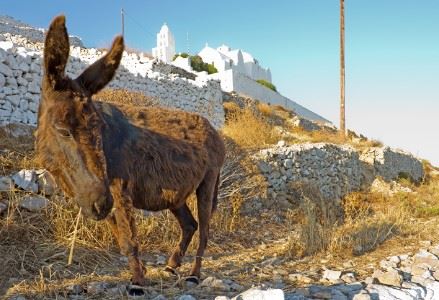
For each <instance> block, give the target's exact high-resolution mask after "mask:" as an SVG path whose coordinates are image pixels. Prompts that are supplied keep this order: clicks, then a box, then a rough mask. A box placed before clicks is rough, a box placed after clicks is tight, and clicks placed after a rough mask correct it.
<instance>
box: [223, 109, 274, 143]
mask: <svg viewBox="0 0 439 300" xmlns="http://www.w3.org/2000/svg"><path fill="white" fill-rule="evenodd" d="M223 133H224V135H225V136H227V137H229V138H231V139H232V140H233V141H234V142H235V143H236V144H238V145H239V146H241V147H244V148H261V147H266V146H267V145H272V144H275V143H277V142H278V141H279V140H280V139H281V138H282V137H281V135H280V134H279V132H278V131H276V130H275V128H274V126H272V125H270V124H268V122H266V120H264V118H263V117H260V116H257V115H255V114H254V113H253V112H252V111H251V110H250V109H248V108H245V109H243V110H240V111H238V112H236V113H232V114H230V115H229V116H228V117H227V120H226V124H225V126H224V127H223Z"/></svg>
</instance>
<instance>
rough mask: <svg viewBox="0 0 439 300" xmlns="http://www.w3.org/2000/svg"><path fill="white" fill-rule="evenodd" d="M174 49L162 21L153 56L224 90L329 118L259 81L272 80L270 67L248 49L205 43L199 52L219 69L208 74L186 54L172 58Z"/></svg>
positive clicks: (169, 34) (313, 116) (172, 40)
mask: <svg viewBox="0 0 439 300" xmlns="http://www.w3.org/2000/svg"><path fill="white" fill-rule="evenodd" d="M175 53H176V52H175V39H174V36H173V34H172V32H171V31H170V30H169V27H168V25H166V23H165V24H164V25H163V26H162V28H161V29H160V32H159V33H157V46H156V47H155V48H153V49H152V55H153V57H154V58H156V59H158V60H160V61H163V62H164V63H167V64H172V65H175V66H177V67H180V68H182V69H185V70H186V71H188V72H192V73H195V74H196V75H197V77H198V79H201V80H219V81H220V83H221V89H222V90H223V91H225V92H237V93H239V94H242V95H246V96H249V97H251V98H254V99H258V100H260V101H263V102H265V103H268V104H274V105H281V106H283V107H285V108H289V109H292V110H294V111H295V112H296V113H297V114H299V115H301V116H303V117H305V118H308V119H310V120H315V121H322V122H329V121H328V120H326V119H324V118H322V117H321V116H319V115H317V114H315V113H313V112H312V111H310V110H308V109H306V108H305V107H303V106H301V105H300V104H298V103H296V102H294V101H293V100H291V99H288V98H287V97H284V96H282V95H281V94H280V93H278V92H275V91H273V90H271V89H269V88H267V87H265V86H263V85H261V84H259V83H258V82H257V81H256V80H259V79H263V80H265V81H268V82H270V83H271V82H272V81H271V80H272V79H271V71H270V69H269V68H266V69H265V68H263V67H262V66H260V65H259V62H258V61H257V60H256V59H255V58H254V57H253V56H252V55H251V54H250V53H248V52H245V51H243V50H241V49H233V50H232V49H231V48H230V47H229V46H226V45H222V46H220V47H218V48H216V49H215V48H212V47H210V46H208V45H207V44H206V46H205V47H204V48H203V49H202V50H201V51H200V52H199V53H198V55H199V56H200V57H201V58H202V59H203V61H204V62H205V63H209V64H212V65H214V66H215V68H216V69H217V70H218V72H217V73H214V74H210V75H209V74H207V72H196V71H194V70H193V69H192V67H191V63H190V59H189V58H188V57H186V58H184V57H181V56H178V57H177V58H176V59H175V60H174V56H175Z"/></svg>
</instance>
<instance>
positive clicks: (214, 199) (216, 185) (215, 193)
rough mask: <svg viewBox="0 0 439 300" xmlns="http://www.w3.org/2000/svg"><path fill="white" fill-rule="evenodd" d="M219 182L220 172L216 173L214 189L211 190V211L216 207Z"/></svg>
mask: <svg viewBox="0 0 439 300" xmlns="http://www.w3.org/2000/svg"><path fill="white" fill-rule="evenodd" d="M219 182H220V174H218V177H217V179H216V183H215V190H214V191H213V199H212V213H214V212H215V211H216V208H217V206H218V186H219Z"/></svg>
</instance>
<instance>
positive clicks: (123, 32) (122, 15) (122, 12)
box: [120, 8, 125, 38]
mask: <svg viewBox="0 0 439 300" xmlns="http://www.w3.org/2000/svg"><path fill="white" fill-rule="evenodd" d="M120 15H121V17H122V37H124V38H125V22H124V11H123V8H122V9H121V10H120Z"/></svg>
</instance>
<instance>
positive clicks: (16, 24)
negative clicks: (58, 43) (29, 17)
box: [0, 16, 84, 47]
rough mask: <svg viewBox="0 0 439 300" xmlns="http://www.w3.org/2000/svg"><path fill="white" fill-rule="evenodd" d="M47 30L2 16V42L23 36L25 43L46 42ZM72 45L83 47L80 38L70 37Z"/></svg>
mask: <svg viewBox="0 0 439 300" xmlns="http://www.w3.org/2000/svg"><path fill="white" fill-rule="evenodd" d="M44 33H45V30H44V29H42V28H34V27H32V26H30V25H28V24H26V23H23V22H21V21H18V20H15V19H14V18H12V17H9V16H0V41H2V40H3V41H5V40H10V39H11V36H21V38H22V42H23V43H37V42H38V43H42V42H44ZM69 40H70V45H72V46H80V47H83V46H84V45H83V44H82V41H81V39H80V38H79V37H76V36H72V35H71V36H69Z"/></svg>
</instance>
